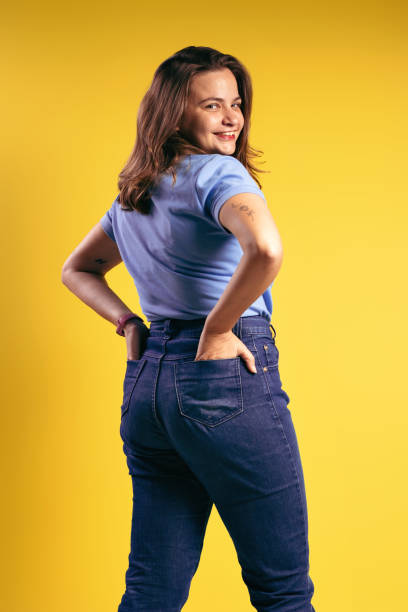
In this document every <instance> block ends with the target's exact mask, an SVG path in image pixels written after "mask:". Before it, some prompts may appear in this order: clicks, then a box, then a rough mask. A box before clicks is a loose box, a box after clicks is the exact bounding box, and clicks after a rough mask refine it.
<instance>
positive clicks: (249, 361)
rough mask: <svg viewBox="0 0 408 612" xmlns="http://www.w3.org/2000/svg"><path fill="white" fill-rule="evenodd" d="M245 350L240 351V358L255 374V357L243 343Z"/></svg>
mask: <svg viewBox="0 0 408 612" xmlns="http://www.w3.org/2000/svg"><path fill="white" fill-rule="evenodd" d="M244 348H245V350H244V351H243V353H241V357H242V359H243V360H244V361H245V364H246V366H247V368H248V370H249V371H250V372H253V373H254V374H256V372H257V370H256V365H255V357H254V356H253V354H252V353H251V351H250V350H249V349H248V348H247V347H246V346H245V345H244Z"/></svg>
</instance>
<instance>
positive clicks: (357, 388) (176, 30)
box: [0, 0, 408, 612]
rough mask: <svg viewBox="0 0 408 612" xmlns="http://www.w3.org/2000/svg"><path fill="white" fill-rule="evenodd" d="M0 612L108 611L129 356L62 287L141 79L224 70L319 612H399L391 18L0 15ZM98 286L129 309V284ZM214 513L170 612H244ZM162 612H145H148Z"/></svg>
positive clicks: (401, 331) (397, 137)
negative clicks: (248, 169)
mask: <svg viewBox="0 0 408 612" xmlns="http://www.w3.org/2000/svg"><path fill="white" fill-rule="evenodd" d="M2 13H3V19H2V25H1V26H0V27H1V46H2V49H1V56H2V63H3V74H4V76H3V86H4V89H3V96H2V104H3V109H2V119H3V128H2V168H1V169H2V175H3V181H2V196H3V197H2V200H3V202H2V221H3V223H2V240H1V243H2V247H3V257H2V264H3V265H2V276H3V282H2V294H3V295H2V307H3V314H2V321H3V334H2V335H3V351H2V352H3V356H2V374H3V384H2V390H3V391H4V393H3V422H2V428H1V432H2V441H1V450H2V457H1V465H2V472H3V478H2V493H3V495H2V497H3V501H2V504H1V512H2V517H1V525H2V535H1V540H2V550H3V554H2V567H1V572H0V573H1V577H2V584H1V589H0V593H1V598H2V602H1V606H0V607H1V609H2V610H7V612H23V611H24V612H28V611H30V612H37V611H38V612H72V611H73V610H75V612H113V611H115V610H116V609H117V606H118V604H119V601H120V598H121V596H122V593H123V590H124V578H125V571H126V569H127V555H128V552H129V540H130V520H131V479H130V476H129V475H128V471H127V467H126V464H125V456H124V455H123V453H122V442H121V439H120V436H119V420H120V404H121V393H122V382H123V376H124V372H125V366H126V363H125V360H126V353H125V342H124V339H123V338H120V337H119V336H118V335H117V334H115V329H114V327H113V325H112V324H111V323H109V322H107V321H106V320H104V319H103V318H101V317H99V315H96V313H94V311H92V310H91V309H90V308H89V307H88V306H86V305H85V304H83V303H82V302H80V300H79V299H78V298H77V297H76V296H75V295H74V294H72V293H71V292H69V291H68V290H67V288H66V287H65V286H64V285H63V284H62V283H61V280H60V276H61V268H62V264H63V262H64V261H65V259H66V258H67V257H68V255H69V254H70V253H71V252H72V250H73V249H74V248H75V246H76V245H77V244H78V243H79V242H80V241H81V240H82V238H83V237H84V236H85V235H86V233H88V231H89V230H90V229H91V227H92V226H93V225H95V224H96V223H97V222H98V221H99V219H100V217H102V215H103V214H104V213H105V211H106V210H107V209H108V208H109V207H110V205H111V203H112V201H113V199H114V198H115V197H116V194H117V176H118V173H119V172H120V170H121V169H122V167H123V166H124V164H125V162H126V160H127V158H128V155H129V154H130V151H131V148H132V147H133V143H134V138H135V128H136V115H137V109H138V106H139V103H140V100H141V98H142V96H143V94H144V93H145V91H146V89H147V87H148V86H149V84H150V82H151V79H152V76H153V72H154V70H155V69H156V68H157V66H158V65H159V64H160V63H161V62H162V61H163V60H164V59H166V58H167V57H168V56H169V55H171V54H172V53H174V52H175V51H178V50H179V49H181V48H183V47H184V46H187V45H190V44H193V45H206V46H211V47H215V48H216V49H219V50H221V51H223V52H226V53H231V54H233V55H236V56H237V57H238V58H239V59H240V60H241V61H242V62H243V63H244V64H245V65H246V66H247V68H248V69H249V71H250V73H251V76H252V79H253V85H254V109H253V116H252V132H251V139H250V141H251V143H252V145H253V146H255V147H256V148H259V149H261V150H262V151H264V156H263V160H264V161H265V164H264V165H262V166H261V167H263V168H264V169H266V170H269V171H270V173H269V174H266V175H262V174H261V175H260V179H261V183H262V186H263V191H264V193H265V195H266V198H267V201H268V205H269V207H270V210H271V212H272V215H273V217H274V219H275V221H276V223H277V225H278V228H279V231H280V233H281V237H282V240H283V245H284V261H283V265H282V268H281V270H280V273H279V275H278V277H277V279H276V281H275V284H274V287H273V290H272V298H273V304H274V311H273V317H272V322H273V324H274V327H275V329H276V330H277V344H278V347H279V350H280V363H281V365H280V368H281V376H282V380H283V387H284V389H285V390H286V391H287V393H288V394H289V396H290V398H291V403H290V408H291V411H292V416H293V420H294V423H295V427H296V431H297V434H298V441H299V446H300V450H301V456H302V461H303V468H304V473H305V481H306V490H307V497H308V509H309V543H310V574H311V577H312V579H313V581H314V584H315V596H314V598H313V604H314V606H315V609H316V612H345V611H350V612H377V611H378V612H386V611H388V610H402V609H403V607H404V606H405V605H406V573H407V566H406V561H407V549H408V542H407V529H406V519H407V486H406V483H407V477H406V473H407V467H408V466H407V456H406V453H405V452H404V450H405V444H406V439H407V437H406V432H407V422H408V412H407V393H406V388H407V374H406V369H407V340H408V338H407V326H406V315H407V291H406V286H405V285H406V277H407V273H406V270H407V259H406V254H407V223H406V222H407V216H408V214H407V191H408V189H407V182H406V176H407V174H406V173H407V168H408V165H407V161H408V160H407V136H408V134H407V103H408V100H407V97H408V96H407V56H408V53H407V50H408V49H407V46H408V43H407V40H408V38H407V9H406V7H404V6H403V3H402V2H388V3H387V4H385V3H383V2H378V1H370V2H359V3H357V6H356V4H355V3H354V4H352V3H351V2H350V3H345V2H335V3H327V2H321V3H320V2H304V3H300V2H294V3H291V4H290V6H288V7H284V6H283V4H282V3H281V2H272V3H269V2H268V3H265V4H264V5H262V4H249V5H248V3H246V2H243V1H240V0H237V1H235V2H232V3H208V2H205V3H192V2H186V1H185V0H181V1H178V2H177V3H171V2H161V1H160V2H155V3H144V4H143V5H137V3H136V2H127V1H124V2H121V3H111V4H109V3H106V2H102V1H99V2H92V3H91V2H70V3H62V4H61V3H57V4H55V3H46V2H37V3H27V2H19V3H10V4H9V6H8V8H7V9H3V12H2ZM107 278H108V282H109V284H110V286H111V287H112V288H113V289H114V290H115V291H116V292H117V293H118V295H119V296H120V297H121V298H122V299H123V300H124V301H125V303H126V304H127V305H128V306H129V307H131V308H132V309H135V310H136V311H137V312H139V313H140V312H141V311H140V307H139V302H138V296H137V294H136V291H135V289H134V285H133V281H132V279H131V278H130V277H129V276H128V273H127V272H126V270H125V267H124V265H123V264H122V265H121V266H119V267H117V268H115V269H114V270H113V271H112V272H111V273H109V274H108V277H107ZM252 609H253V608H252V606H251V604H250V602H249V596H248V592H247V589H246V586H245V585H244V583H243V582H242V579H241V574H240V567H239V565H238V561H237V558H236V553H235V550H234V548H233V544H232V541H231V540H230V538H229V536H228V534H227V532H226V529H225V528H224V526H223V524H222V522H221V520H220V518H219V515H218V514H217V512H216V509H215V507H214V509H213V513H212V515H211V517H210V521H209V525H208V528H207V534H206V539H205V542H204V549H203V553H202V557H201V562H200V565H199V568H198V571H197V573H196V575H195V577H194V578H193V581H192V584H191V590H190V597H189V600H188V602H187V604H186V605H185V607H184V608H183V612H184V610H185V612H193V611H194V612H201V611H203V612H204V611H208V610H212V611H214V612H245V611H249V610H252ZM152 612H155V611H152Z"/></svg>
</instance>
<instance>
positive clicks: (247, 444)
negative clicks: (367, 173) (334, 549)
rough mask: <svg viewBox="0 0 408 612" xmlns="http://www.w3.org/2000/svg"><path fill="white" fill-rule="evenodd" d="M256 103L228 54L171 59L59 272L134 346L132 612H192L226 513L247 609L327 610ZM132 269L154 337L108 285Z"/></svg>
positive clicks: (126, 442) (129, 439) (188, 53)
mask: <svg viewBox="0 0 408 612" xmlns="http://www.w3.org/2000/svg"><path fill="white" fill-rule="evenodd" d="M251 102H252V86H251V79H250V76H249V74H248V72H247V70H246V69H245V67H244V66H243V65H242V64H241V63H240V62H239V61H238V60H237V59H236V58H234V57H233V56H231V55H226V54H223V53H220V52H218V51H216V50H214V49H211V48H208V47H187V48H185V49H182V50H181V51H179V52H177V53H175V54H174V55H173V56H172V57H170V58H168V59H167V60H166V61H164V62H163V63H162V64H161V65H160V66H159V67H158V69H157V70H156V72H155V75H154V78H153V81H152V84H151V86H150V88H149V90H148V91H147V93H146V94H145V96H144V98H143V100H142V103H141V106H140V110H139V115H138V124H137V128H138V129H137V131H138V134H137V139H136V144H135V147H134V150H133V152H132V154H131V156H130V158H129V160H128V162H127V164H126V166H125V168H124V169H123V171H122V172H121V174H120V175H119V183H118V186H119V190H120V192H119V195H118V196H117V198H116V199H115V201H114V202H113V204H112V206H111V207H110V209H109V210H107V211H106V213H105V214H104V215H103V217H102V218H101V220H100V222H99V223H98V224H97V225H95V227H94V228H93V229H92V230H91V231H90V232H89V234H88V235H87V236H86V237H85V238H84V240H83V241H82V242H81V243H80V244H79V245H78V246H77V248H76V249H75V250H74V251H73V253H72V254H71V255H70V257H69V258H68V259H67V261H66V262H65V264H64V267H63V273H62V281H63V283H64V284H65V285H66V286H67V287H68V288H69V289H70V290H71V291H72V292H74V293H75V294H76V295H77V296H78V297H79V298H80V299H81V300H82V301H84V302H85V303H86V304H88V305H89V306H90V307H91V308H93V309H94V310H95V311H96V312H97V313H98V314H100V315H101V316H102V317H104V318H105V319H107V320H108V321H111V322H112V323H113V324H114V325H115V326H116V331H117V333H119V334H121V335H124V336H125V338H126V346H127V364H126V374H125V378H124V384H123V403H122V406H121V423H120V435H121V437H122V440H123V450H124V453H125V455H126V458H127V466H128V468H129V474H130V475H131V477H132V484H133V515H132V531H131V550H130V554H129V567H128V569H127V572H126V591H125V593H124V594H123V597H122V600H121V603H120V605H119V608H118V611H119V612H127V611H129V612H130V611H132V610H138V611H140V612H142V611H143V612H147V611H151V612H178V611H179V610H181V608H182V607H183V605H184V603H185V602H186V601H187V598H188V594H189V589H190V583H191V580H192V578H193V575H194V573H195V572H196V570H197V567H198V563H199V559H200V554H201V550H202V546H203V538H204V533H205V529H206V525H207V521H208V518H209V515H210V512H211V508H212V505H213V503H214V504H215V505H216V507H217V510H218V512H219V514H220V516H221V518H222V520H223V522H224V524H225V526H226V528H227V530H228V532H229V534H230V536H231V538H232V540H233V542H234V545H235V548H236V551H237V555H238V560H239V563H240V564H241V567H242V577H243V580H244V581H245V584H246V585H247V587H248V591H249V597H250V600H251V603H252V605H253V606H254V607H255V608H256V609H257V610H259V611H263V612H265V611H267V610H274V611H276V610H279V611H281V612H284V611H287V612H289V610H290V611H291V612H294V611H295V610H296V611H299V612H300V611H302V612H306V611H313V610H314V608H313V606H312V604H311V601H310V600H311V597H312V595H313V591H314V585H313V582H312V580H311V578H310V577H309V573H308V572H309V548H308V520H307V506H306V496H305V486H304V480H303V473H302V466H301V460H300V456H299V450H298V445H297V440H296V434H295V431H294V427H293V423H292V419H291V413H290V411H289V409H288V407H287V405H288V403H289V401H290V400H289V397H288V395H287V394H286V392H285V391H284V390H283V389H282V385H281V380H280V375H279V368H278V357H279V351H278V349H277V346H276V341H275V336H276V332H275V330H274V328H273V326H272V325H271V323H270V317H271V313H272V302H271V297H270V289H271V286H272V284H273V281H274V279H275V277H276V275H277V273H278V271H279V269H280V266H281V262H282V245H281V241H280V237H279V234H278V230H277V228H276V226H275V223H274V221H273V219H272V217H271V215H270V213H269V210H268V207H267V205H266V203H265V197H264V195H263V193H262V191H261V188H260V187H261V186H260V183H259V181H258V180H257V179H256V177H255V174H254V172H255V168H254V166H253V165H252V164H251V162H250V160H249V157H253V156H254V150H252V149H251V148H250V146H249V144H248V135H249V125H250V112H251ZM121 261H123V262H124V263H125V265H126V267H127V269H128V271H129V273H130V275H131V276H132V278H133V279H134V281H135V284H136V287H137V291H138V294H139V297H140V302H141V306H142V309H143V312H144V314H145V316H146V317H147V319H148V321H149V322H150V328H148V327H147V326H146V325H145V324H144V322H143V319H142V318H141V317H139V316H138V315H136V314H135V313H133V312H132V310H131V309H130V308H128V307H127V306H126V304H124V303H123V302H122V300H120V298H119V297H118V296H117V295H116V294H115V293H114V292H113V291H112V290H111V289H110V288H109V286H108V285H107V283H106V280H105V275H106V273H107V272H108V270H110V269H111V268H113V267H114V266H116V265H118V264H119V263H120V262H121ZM271 329H272V330H273V331H274V332H275V333H274V335H272V331H271Z"/></svg>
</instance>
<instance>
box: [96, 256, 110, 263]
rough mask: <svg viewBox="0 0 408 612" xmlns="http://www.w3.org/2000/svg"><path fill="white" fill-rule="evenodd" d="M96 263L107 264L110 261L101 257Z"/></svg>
mask: <svg viewBox="0 0 408 612" xmlns="http://www.w3.org/2000/svg"><path fill="white" fill-rule="evenodd" d="M95 263H98V264H105V263H108V260H107V259H102V257H99V258H98V259H95Z"/></svg>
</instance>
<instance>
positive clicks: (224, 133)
mask: <svg viewBox="0 0 408 612" xmlns="http://www.w3.org/2000/svg"><path fill="white" fill-rule="evenodd" d="M233 134H234V132H219V133H218V135H219V136H232V135H233Z"/></svg>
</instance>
